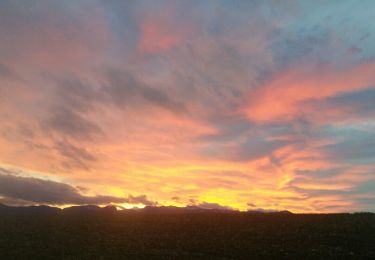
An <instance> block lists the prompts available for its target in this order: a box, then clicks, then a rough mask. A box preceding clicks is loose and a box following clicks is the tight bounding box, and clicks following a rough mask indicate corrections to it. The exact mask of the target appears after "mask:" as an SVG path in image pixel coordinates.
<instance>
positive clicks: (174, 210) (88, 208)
mask: <svg viewBox="0 0 375 260" xmlns="http://www.w3.org/2000/svg"><path fill="white" fill-rule="evenodd" d="M58 212H61V213H64V214H85V213H115V212H117V208H116V206H113V205H109V206H106V207H99V206H97V205H82V206H72V207H68V208H64V209H60V208H57V207H50V206H46V205H40V206H23V207H22V206H21V207H13V206H7V205H4V204H0V214H1V213H41V214H43V213H58ZM118 212H121V213H123V214H126V213H144V214H225V213H230V214H236V213H240V211H237V210H232V209H227V208H213V209H208V208H202V207H199V206H195V205H193V206H191V205H190V206H186V207H175V206H146V207H144V208H133V209H123V210H120V211H118ZM247 213H250V214H292V213H291V212H289V211H262V210H251V211H247Z"/></svg>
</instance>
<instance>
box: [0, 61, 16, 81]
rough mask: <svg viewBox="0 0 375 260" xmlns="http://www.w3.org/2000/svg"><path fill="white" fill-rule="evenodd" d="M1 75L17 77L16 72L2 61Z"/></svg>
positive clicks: (0, 65)
mask: <svg viewBox="0 0 375 260" xmlns="http://www.w3.org/2000/svg"><path fill="white" fill-rule="evenodd" d="M0 77H4V78H12V77H15V73H14V72H13V71H12V70H11V69H10V68H9V67H8V66H5V65H4V64H2V63H0Z"/></svg>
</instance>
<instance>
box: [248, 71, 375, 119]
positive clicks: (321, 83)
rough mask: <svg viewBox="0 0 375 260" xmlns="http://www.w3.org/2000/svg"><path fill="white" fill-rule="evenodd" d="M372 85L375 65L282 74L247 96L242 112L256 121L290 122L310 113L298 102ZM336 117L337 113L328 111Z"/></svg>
mask: <svg viewBox="0 0 375 260" xmlns="http://www.w3.org/2000/svg"><path fill="white" fill-rule="evenodd" d="M374 83H375V64H364V65H361V66H358V67H355V68H350V69H343V70H335V69H334V68H332V67H330V66H321V67H319V68H315V67H314V68H295V69H291V70H287V71H285V72H282V73H281V74H279V75H278V76H276V77H275V78H274V79H273V80H271V81H270V82H268V83H267V84H266V85H264V86H261V87H259V88H257V89H255V90H253V91H252V92H251V93H250V95H249V96H248V103H247V104H248V105H247V107H246V108H245V113H246V115H247V117H248V118H249V119H250V120H253V121H257V122H271V121H274V120H275V121H285V120H292V119H294V118H297V117H298V116H301V115H307V116H309V113H310V112H313V111H309V110H308V109H306V107H304V106H303V104H302V102H304V101H307V100H311V99H321V98H326V97H330V96H333V95H336V94H339V93H344V92H350V91H355V90H361V89H366V88H369V87H370V86H371V84H374ZM330 113H331V114H332V113H333V115H334V114H337V113H338V111H336V112H335V111H331V112H330Z"/></svg>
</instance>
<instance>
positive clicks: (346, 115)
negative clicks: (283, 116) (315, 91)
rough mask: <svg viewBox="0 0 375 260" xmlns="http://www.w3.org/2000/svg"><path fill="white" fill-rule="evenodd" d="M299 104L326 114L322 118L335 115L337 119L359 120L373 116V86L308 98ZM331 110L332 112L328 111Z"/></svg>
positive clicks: (317, 112)
mask: <svg viewBox="0 0 375 260" xmlns="http://www.w3.org/2000/svg"><path fill="white" fill-rule="evenodd" d="M301 105H302V106H304V107H309V108H311V111H314V113H316V114H318V115H325V114H327V115H325V116H324V117H323V118H327V119H331V118H330V117H337V118H338V119H344V120H348V119H349V120H357V121H359V120H363V119H364V118H368V117H374V116H375V88H369V89H365V90H360V91H353V92H347V93H340V94H338V95H336V96H331V97H328V98H324V99H319V100H308V101H305V102H303V104H301ZM331 111H333V113H330V112H331ZM336 111H340V112H341V113H337V112H336ZM335 112H336V113H335ZM330 114H333V115H330ZM336 114H337V115H336Z"/></svg>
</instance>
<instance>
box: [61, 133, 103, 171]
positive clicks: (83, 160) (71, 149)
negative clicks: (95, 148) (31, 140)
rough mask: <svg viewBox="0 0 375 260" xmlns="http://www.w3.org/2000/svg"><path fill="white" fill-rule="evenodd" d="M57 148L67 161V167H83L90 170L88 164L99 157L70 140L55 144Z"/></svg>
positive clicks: (65, 163)
mask: <svg viewBox="0 0 375 260" xmlns="http://www.w3.org/2000/svg"><path fill="white" fill-rule="evenodd" d="M55 149H56V150H57V151H58V152H59V153H60V154H61V155H62V156H64V157H65V158H67V161H65V162H64V163H63V165H64V166H65V167H67V168H81V169H84V170H89V168H90V167H89V166H88V164H90V163H92V162H95V161H97V158H96V157H95V156H94V155H92V154H91V153H90V152H88V151H87V150H86V149H84V148H81V147H77V146H75V145H73V144H71V143H69V142H68V141H66V140H65V141H60V142H57V143H56V145H55Z"/></svg>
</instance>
